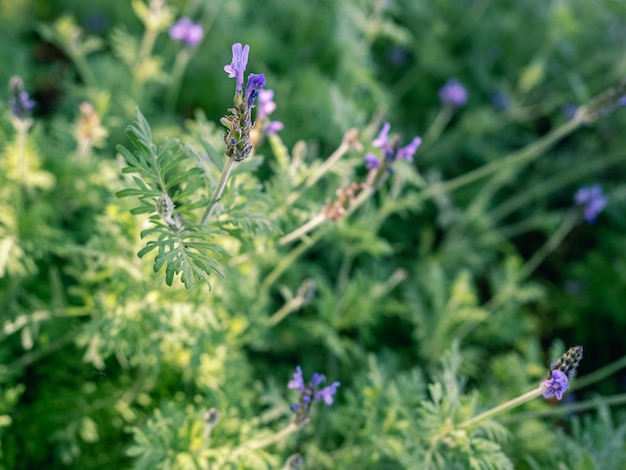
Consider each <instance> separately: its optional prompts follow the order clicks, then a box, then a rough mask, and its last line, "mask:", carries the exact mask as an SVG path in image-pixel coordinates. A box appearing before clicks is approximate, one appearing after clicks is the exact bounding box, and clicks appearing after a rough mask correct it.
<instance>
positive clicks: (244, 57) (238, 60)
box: [224, 42, 250, 94]
mask: <svg viewBox="0 0 626 470" xmlns="http://www.w3.org/2000/svg"><path fill="white" fill-rule="evenodd" d="M249 53H250V46H248V45H247V44H246V45H245V46H242V45H241V43H239V42H236V43H235V44H233V60H232V61H231V63H230V64H228V65H225V66H224V71H225V72H227V73H228V78H234V79H235V80H236V84H237V87H236V91H237V94H241V92H242V90H243V74H244V72H245V71H246V66H247V65H248V54H249Z"/></svg>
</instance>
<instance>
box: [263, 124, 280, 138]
mask: <svg viewBox="0 0 626 470" xmlns="http://www.w3.org/2000/svg"><path fill="white" fill-rule="evenodd" d="M284 128H285V125H284V124H283V123H282V122H280V121H271V122H270V123H269V124H268V125H267V127H266V128H265V129H263V132H264V133H265V135H274V134H276V133H277V132H280V131H282V130H283V129H284Z"/></svg>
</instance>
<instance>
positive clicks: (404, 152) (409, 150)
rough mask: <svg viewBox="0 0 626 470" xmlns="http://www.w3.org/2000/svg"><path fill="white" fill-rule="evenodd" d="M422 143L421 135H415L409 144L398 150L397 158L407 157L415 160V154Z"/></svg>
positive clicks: (409, 159)
mask: <svg viewBox="0 0 626 470" xmlns="http://www.w3.org/2000/svg"><path fill="white" fill-rule="evenodd" d="M421 143H422V139H421V137H414V138H413V140H412V141H411V143H410V144H409V145H406V146H404V147H402V148H401V149H400V150H398V154H397V155H396V159H397V160H401V159H403V158H406V159H407V160H408V161H410V162H412V161H413V155H415V152H417V149H418V148H419V146H420V145H421Z"/></svg>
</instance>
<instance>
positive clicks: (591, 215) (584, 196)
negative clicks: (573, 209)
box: [574, 184, 608, 224]
mask: <svg viewBox="0 0 626 470" xmlns="http://www.w3.org/2000/svg"><path fill="white" fill-rule="evenodd" d="M574 201H575V202H576V205H577V206H580V207H582V208H583V211H584V216H585V220H586V221H587V223H589V224H592V223H594V222H595V220H596V218H597V217H598V215H599V214H600V212H602V210H603V209H604V207H605V206H606V204H607V202H608V198H607V197H606V196H605V195H604V194H603V193H602V187H601V186H600V185H599V184H594V185H593V186H589V187H586V188H580V189H579V190H578V191H576V194H575V195H574Z"/></svg>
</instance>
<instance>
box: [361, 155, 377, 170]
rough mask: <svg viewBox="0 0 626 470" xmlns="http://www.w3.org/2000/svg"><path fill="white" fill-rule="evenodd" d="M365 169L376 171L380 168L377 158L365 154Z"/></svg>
mask: <svg viewBox="0 0 626 470" xmlns="http://www.w3.org/2000/svg"><path fill="white" fill-rule="evenodd" d="M364 158H365V168H367V169H368V170H377V169H379V168H380V162H379V161H378V157H377V156H376V155H374V154H373V153H366V154H365V157H364Z"/></svg>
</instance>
